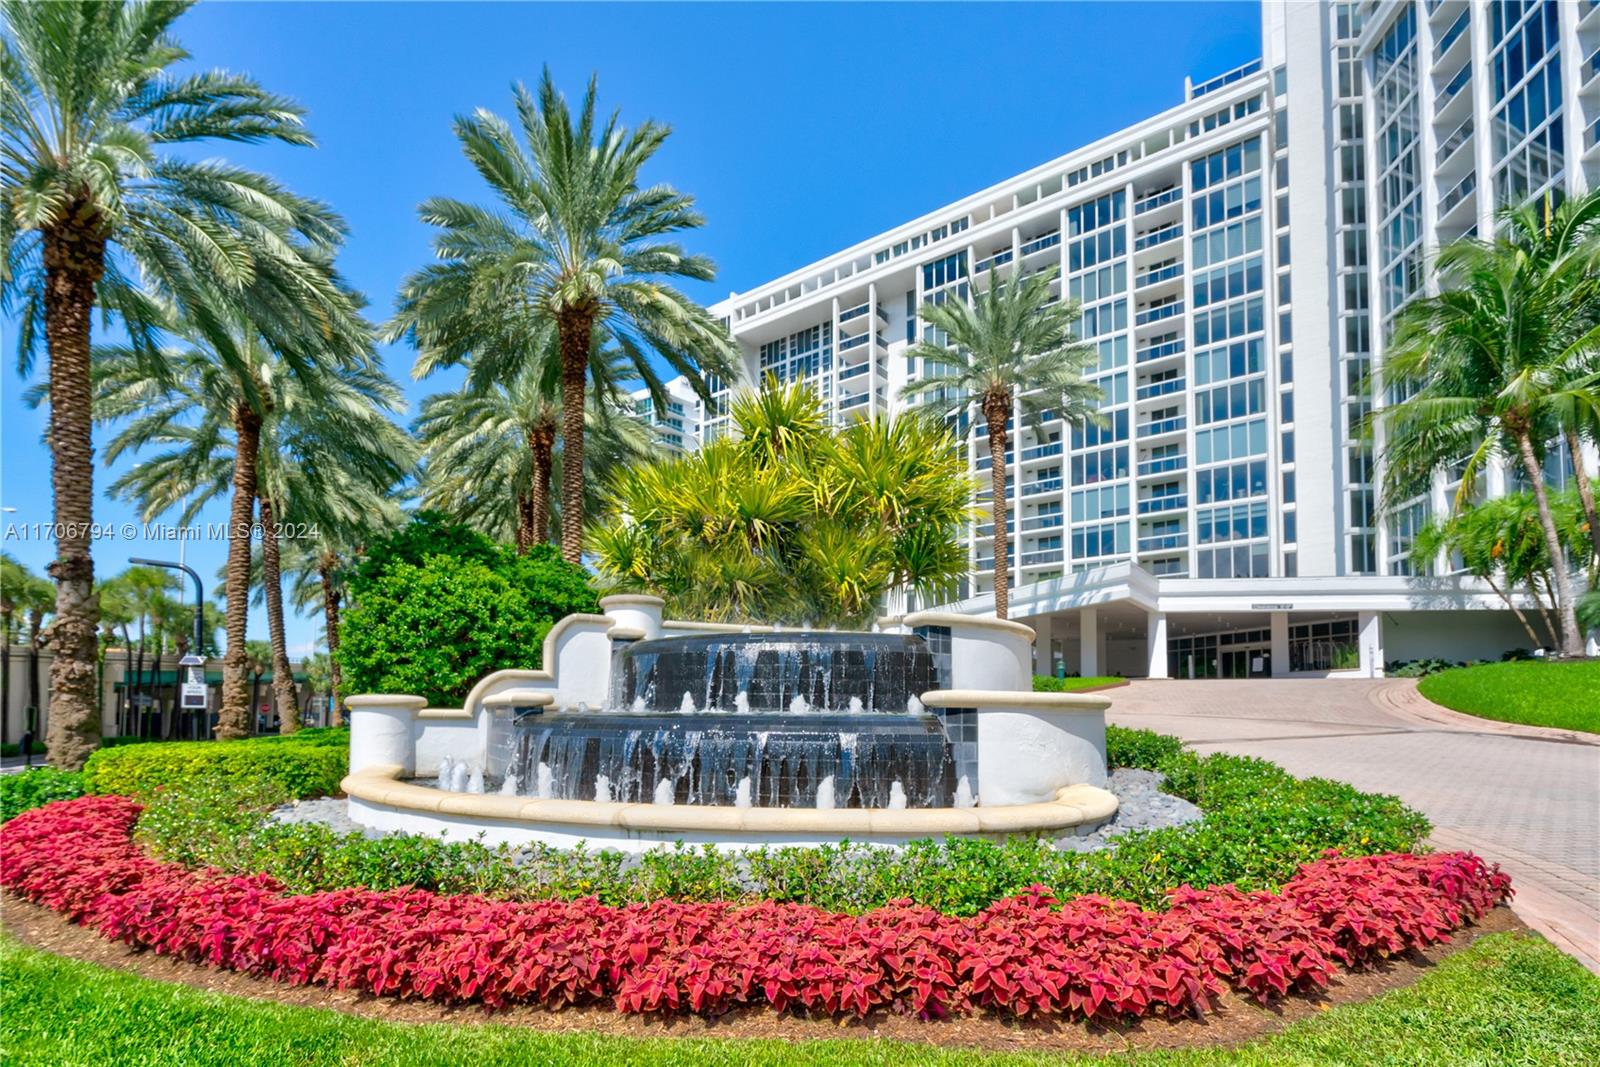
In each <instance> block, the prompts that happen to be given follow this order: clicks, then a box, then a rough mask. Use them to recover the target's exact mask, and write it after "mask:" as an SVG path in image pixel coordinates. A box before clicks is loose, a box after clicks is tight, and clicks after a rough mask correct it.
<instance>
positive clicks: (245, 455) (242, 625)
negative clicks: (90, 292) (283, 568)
mask: <svg viewBox="0 0 1600 1067" xmlns="http://www.w3.org/2000/svg"><path fill="white" fill-rule="evenodd" d="M233 428H234V436H235V445H234V456H233V508H232V513H231V515H230V516H229V520H230V521H229V525H228V570H227V581H226V582H225V583H224V588H225V590H226V593H225V595H226V597H227V600H228V619H227V627H226V628H227V633H228V650H227V652H226V654H224V655H223V657H222V710H221V713H220V714H219V715H218V717H217V739H218V740H230V739H233V738H239V737H248V736H250V733H251V729H250V723H251V718H250V717H251V716H252V715H253V714H254V713H255V699H254V694H253V693H252V694H248V695H247V693H246V690H245V675H246V674H247V673H248V664H247V662H246V660H245V649H244V642H245V633H246V630H247V628H248V624H249V617H250V534H251V520H252V518H253V517H254V513H255V502H256V453H257V451H258V450H259V449H260V447H261V416H260V415H258V414H257V413H256V412H255V410H254V409H252V408H251V407H250V406H249V405H248V404H246V403H244V402H242V401H241V402H240V403H238V404H236V405H235V406H234V409H233Z"/></svg>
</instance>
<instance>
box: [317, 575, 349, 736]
mask: <svg viewBox="0 0 1600 1067" xmlns="http://www.w3.org/2000/svg"><path fill="white" fill-rule="evenodd" d="M317 579H318V580H319V581H320V582H321V583H322V625H323V626H324V627H325V628H326V629H327V631H328V677H329V680H330V683H329V688H331V689H332V690H333V691H332V693H330V694H329V695H330V696H332V697H333V725H334V726H343V725H344V709H343V707H342V706H341V705H340V703H339V701H340V687H341V686H342V685H343V683H344V674H343V672H342V671H340V670H339V587H338V586H337V585H335V584H334V581H333V561H332V559H330V558H329V555H328V554H327V553H324V554H323V555H322V556H321V557H320V558H319V559H318V560H317Z"/></svg>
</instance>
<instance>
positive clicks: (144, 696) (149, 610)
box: [118, 566, 181, 736]
mask: <svg viewBox="0 0 1600 1067" xmlns="http://www.w3.org/2000/svg"><path fill="white" fill-rule="evenodd" d="M118 578H119V579H120V580H121V585H122V588H123V590H124V591H125V592H126V593H127V596H128V600H129V602H130V606H131V607H132V609H133V615H134V618H136V619H138V620H139V654H138V658H137V660H136V665H135V666H134V668H133V683H132V686H131V687H130V686H129V685H128V684H127V682H126V678H125V679H124V685H123V688H124V689H125V690H131V692H132V693H133V694H134V700H135V706H136V707H138V708H139V725H138V730H137V731H136V732H137V733H138V734H140V735H141V736H146V735H148V733H149V730H148V727H149V712H148V711H147V710H145V707H146V706H145V705H144V703H143V702H144V701H146V700H154V699H155V692H154V690H155V683H154V681H153V680H152V679H149V678H147V677H146V675H145V658H144V657H145V652H146V651H147V649H148V647H149V636H150V634H149V629H150V623H151V621H152V619H153V618H154V617H155V614H156V610H157V606H158V604H159V603H160V601H162V600H163V599H165V598H166V596H167V594H168V593H171V592H173V591H175V590H177V589H179V588H181V586H180V585H179V583H178V580H177V578H176V577H175V576H174V575H173V574H172V573H171V572H170V571H166V570H163V569H161V568H160V567H137V566H136V567H129V568H128V569H127V570H125V571H123V572H122V573H121V574H120V575H118ZM158 644H159V639H158ZM147 683H148V684H147ZM147 690H148V691H147Z"/></svg>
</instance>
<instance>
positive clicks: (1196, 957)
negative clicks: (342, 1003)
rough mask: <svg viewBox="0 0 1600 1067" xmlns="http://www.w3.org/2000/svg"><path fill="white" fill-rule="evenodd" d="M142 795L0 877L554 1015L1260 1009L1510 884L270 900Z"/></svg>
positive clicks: (1437, 927)
mask: <svg viewBox="0 0 1600 1067" xmlns="http://www.w3.org/2000/svg"><path fill="white" fill-rule="evenodd" d="M138 813H139V808H138V805H137V804H135V803H134V802H133V801H130V800H127V799H125V798H121V797H85V798H81V799H78V800H71V801H64V802H62V803H59V804H53V805H51V806H49V807H47V808H43V809H40V810H38V811H34V812H30V813H28V814H27V815H25V816H23V817H21V818H19V819H17V820H15V821H13V822H11V823H9V824H8V825H7V826H5V827H4V829H0V884H3V885H5V886H6V887H7V888H9V889H11V890H13V891H14V892H17V893H19V894H21V895H23V896H24V897H26V898H28V899H30V900H33V901H35V902H36V903H39V904H42V905H44V906H45V907H48V908H51V909H53V910H55V911H57V912H60V913H61V914H63V915H66V916H68V917H69V918H71V919H72V920H73V921H75V922H79V923H83V924H85V925H88V926H91V927H93V928H94V929H96V930H98V931H99V932H100V933H101V934H103V935H104V936H106V937H108V938H112V939H116V940H121V941H125V942H128V943H130V944H133V945H138V946H143V947H147V948H150V949H153V950H154V951H156V952H158V953H162V954H166V955H174V956H180V957H183V958H186V959H190V960H194V961H198V962H203V963H207V964H210V965H212V966H219V967H226V968H229V969H232V970H238V971H243V972H246V973H249V974H253V975H257V976H261V977H266V978H270V979H273V980H276V981H280V982H287V983H292V984H297V985H311V984H316V985H324V986H329V987H333V988H339V989H355V990H360V991H363V992H368V993H372V994H376V995H385V994H387V995H392V996H399V997H408V998H418V999H429V1000H437V1001H441V1002H445V1003H464V1002H479V1003H482V1004H484V1005H486V1006H489V1007H498V1006H503V1005H507V1004H512V1003H533V1004H540V1005H545V1006H549V1007H552V1008H560V1007H565V1006H567V1005H569V1004H580V1003H596V1002H599V1003H610V1004H611V1005H613V1006H614V1007H615V1008H617V1009H618V1010H620V1011H624V1012H635V1013H663V1014H665V1013H688V1012H696V1013H701V1014H706V1015H717V1014H722V1013H724V1012H726V1011H729V1010H731V1009H733V1008H736V1007H740V1006H745V1005H761V1004H764V1005H766V1006H768V1007H770V1008H772V1009H773V1010H775V1011H786V1010H794V1009H798V1010H801V1011H805V1012H808V1013H813V1014H820V1015H829V1016H864V1015H867V1014H869V1013H871V1012H873V1011H876V1010H894V1011H900V1012H905V1013H915V1014H917V1015H918V1016H921V1017H938V1016H943V1015H948V1014H953V1013H962V1012H982V1011H990V1012H995V1013H998V1014H1002V1015H1006V1016H1048V1017H1067V1018H1086V1019H1102V1020H1108V1021H1109V1020H1121V1019H1133V1018H1140V1017H1168V1018H1174V1017H1181V1016H1184V1015H1191V1014H1195V1013H1198V1012H1203V1011H1206V1010H1210V1009H1213V1008H1214V1007H1215V1006H1216V1002H1217V999H1218V996H1219V994H1220V993H1221V992H1222V991H1223V989H1224V988H1226V987H1227V986H1232V987H1233V988H1235V989H1236V990H1238V991H1240V992H1241V993H1247V994H1249V995H1252V996H1254V997H1256V998H1258V999H1260V1000H1262V1001H1270V1000H1273V999H1276V998H1278V997H1281V996H1284V995H1286V994H1288V993H1291V992H1298V991H1308V990H1314V989H1316V988H1319V987H1321V986H1324V985H1326V984H1327V982H1328V979H1329V977H1330V976H1331V974H1332V973H1333V970H1334V967H1335V964H1344V965H1346V966H1363V965H1365V964H1367V963H1368V962H1370V961H1373V960H1378V959H1382V958H1385V957H1387V956H1390V955H1393V954H1396V953H1400V952H1404V951H1406V950H1408V949H1410V948H1414V947H1417V946H1422V945H1428V944H1431V943H1433V942H1436V941H1440V940H1445V939H1447V938H1448V931H1450V930H1452V929H1455V928H1456V927H1458V926H1461V925H1463V924H1464V923H1467V922H1469V921H1471V920H1472V919H1474V918H1477V917H1479V916H1481V915H1482V914H1483V913H1484V912H1486V911H1487V910H1488V909H1490V908H1492V907H1494V906H1495V905H1496V904H1499V903H1501V902H1503V901H1505V900H1506V899H1507V898H1508V897H1509V896H1510V894H1511V886H1510V879H1509V878H1507V877H1506V876H1505V875H1504V874H1502V873H1500V872H1499V870H1498V868H1493V867H1489V866H1487V865H1486V864H1484V862H1483V861H1482V860H1480V859H1478V858H1477V857H1476V856H1473V855H1471V854H1470V853H1442V854H1437V855H1431V856H1410V855H1385V856H1369V857H1364V858H1359V859H1345V858H1342V857H1336V856H1330V857H1327V858H1324V859H1323V860H1321V861H1319V862H1317V863H1313V864H1309V865H1307V866H1305V867H1304V868H1302V869H1301V870H1300V871H1299V872H1297V873H1296V874H1295V876H1294V877H1293V878H1291V879H1289V881H1288V883H1287V884H1286V885H1285V886H1284V890H1283V892H1282V893H1281V894H1272V893H1244V892H1241V891H1240V890H1238V889H1236V888H1234V887H1232V886H1223V887H1221V888H1218V889H1210V890H1193V889H1187V888H1185V889H1179V890H1176V891H1174V892H1173V893H1172V894H1171V899H1170V901H1169V904H1170V906H1169V907H1168V908H1167V909H1166V910H1164V911H1147V910H1142V909H1140V908H1138V907H1137V906H1135V905H1133V904H1129V903H1126V902H1120V901H1109V900H1104V899H1101V898H1096V897H1086V898H1078V899H1074V900H1068V901H1066V902H1065V903H1061V904H1060V906H1059V907H1058V903H1059V902H1058V901H1057V900H1056V899H1055V898H1054V897H1053V896H1051V895H1050V894H1049V892H1048V891H1047V890H1045V889H1044V888H1043V887H1041V886H1034V887H1030V888H1029V889H1028V891H1027V892H1026V893H1025V894H1023V895H1021V896H1018V897H1015V898H1011V899H1007V900H1003V901H999V902H996V903H995V904H993V905H992V906H990V907H989V908H987V909H986V910H984V911H983V912H982V913H981V914H979V915H978V916H976V917H975V918H972V919H961V918H955V917H952V916H947V915H941V914H939V913H938V912H934V911H931V910H929V909H926V908H916V907H912V906H908V905H906V904H904V903H896V904H893V905H891V906H889V907H886V908H882V909H878V910H875V911H872V912H868V913H866V914H863V915H860V916H850V915H844V914H839V913H830V912H826V911H822V910H819V909H816V908H811V907H806V906H803V905H793V904H788V905H785V904H776V903H772V902H764V903H761V904H757V905H754V906H752V907H737V906H733V905H729V904H682V903H677V902H672V901H658V902H656V903H653V904H649V905H636V906H632V907H627V908H609V907H606V906H605V905H603V904H600V903H599V902H598V901H596V900H594V899H593V898H587V899H584V900H580V901H574V902H557V901H546V902H541V903H532V904H527V903H513V902H506V901H495V900H486V899H484V898H482V897H477V896H465V895H464V896H439V895H436V894H432V893H427V892H422V891H419V890H396V891H391V892H372V891H370V890H341V891H338V892H333V893H322V894H313V895H309V896H286V895H284V894H283V893H282V892H281V887H280V886H278V885H277V884H276V883H275V882H274V881H273V880H272V879H270V878H268V877H266V876H264V875H255V876H252V877H248V878H241V877H226V876H222V875H219V874H217V873H216V872H214V871H210V870H202V871H191V870H188V869H186V868H184V867H182V866H179V865H177V864H170V863H160V862H158V861H155V860H152V859H150V858H148V857H147V856H146V855H145V854H144V853H143V852H142V851H141V850H140V849H139V848H138V847H137V846H136V845H135V844H134V843H133V841H132V838H131V833H132V829H133V826H134V823H135V821H136V820H137V818H138Z"/></svg>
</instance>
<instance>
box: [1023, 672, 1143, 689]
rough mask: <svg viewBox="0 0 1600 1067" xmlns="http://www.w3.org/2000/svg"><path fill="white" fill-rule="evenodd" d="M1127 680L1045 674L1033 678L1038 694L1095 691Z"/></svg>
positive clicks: (1034, 687)
mask: <svg viewBox="0 0 1600 1067" xmlns="http://www.w3.org/2000/svg"><path fill="white" fill-rule="evenodd" d="M1125 682H1127V679H1126V678H1117V677H1109V678H1056V677H1052V676H1047V675H1043V674H1036V675H1034V676H1033V691H1034V692H1036V693H1072V692H1076V691H1077V690H1079V689H1095V688H1098V687H1099V686H1102V685H1122V684H1124V683H1125Z"/></svg>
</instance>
